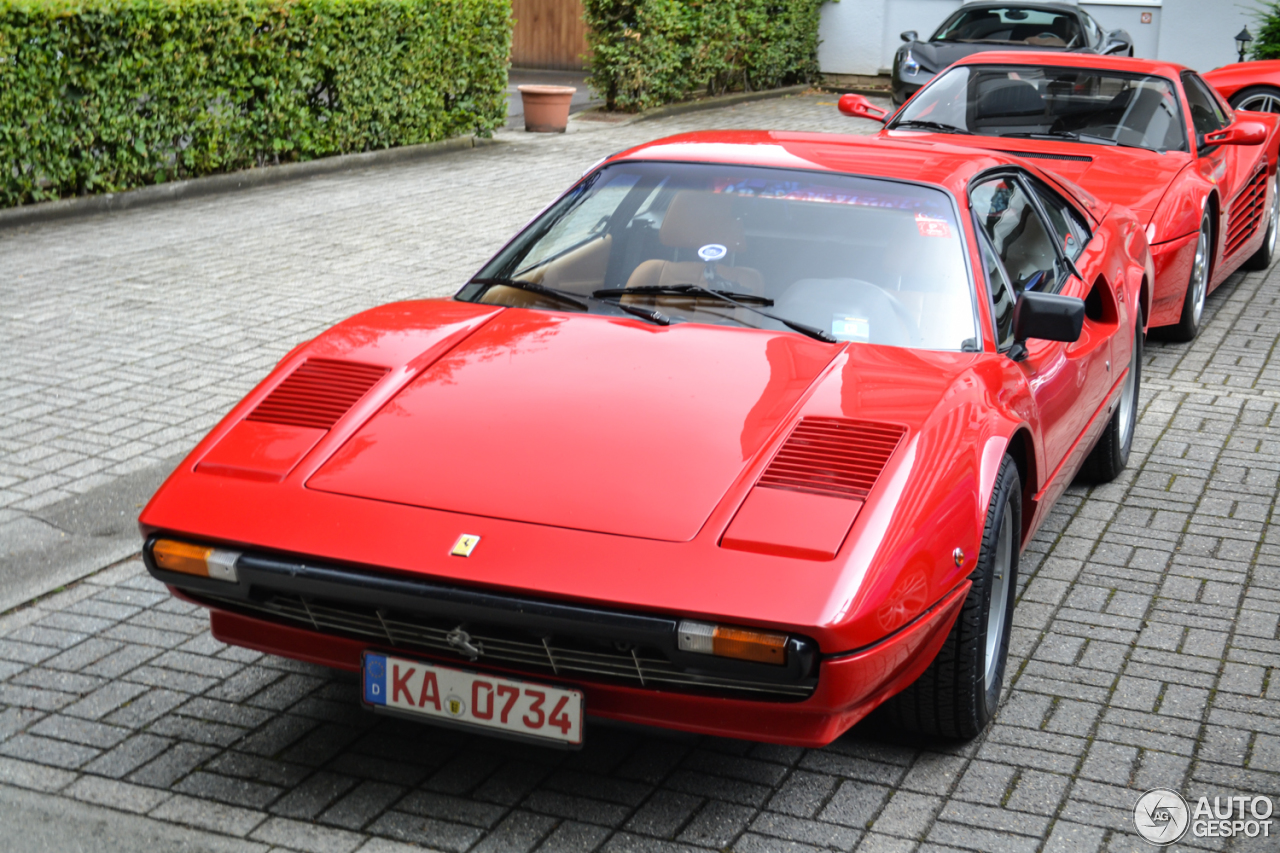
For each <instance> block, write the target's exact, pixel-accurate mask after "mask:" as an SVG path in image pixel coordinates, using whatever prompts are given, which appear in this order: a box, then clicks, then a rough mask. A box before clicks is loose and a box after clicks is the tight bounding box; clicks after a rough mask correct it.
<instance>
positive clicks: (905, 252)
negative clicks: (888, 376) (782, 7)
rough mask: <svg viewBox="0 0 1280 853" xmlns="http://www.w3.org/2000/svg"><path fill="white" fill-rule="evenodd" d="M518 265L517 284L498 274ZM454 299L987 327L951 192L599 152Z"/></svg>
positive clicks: (927, 338)
mask: <svg viewBox="0 0 1280 853" xmlns="http://www.w3.org/2000/svg"><path fill="white" fill-rule="evenodd" d="M512 279H517V280H519V282H521V283H523V284H524V286H523V287H516V286H512V284H514V283H512V284H505V285H504V284H503V282H504V281H507V282H510V280H512ZM477 282H478V283H477ZM548 289H554V290H555V291H557V292H558V293H559V294H560V296H556V295H553V294H550V293H548V292H547V291H548ZM708 291H710V292H708ZM563 296H568V297H569V299H566V298H562V297H563ZM726 297H727V298H726ZM458 298H459V299H465V300H468V301H475V302H486V303H492V304H499V305H512V306H522V307H533V308H547V309H553V310H590V311H593V312H595V311H600V312H609V313H617V310H616V309H615V308H614V306H617V305H624V306H627V307H630V308H631V309H632V310H633V311H634V310H635V309H638V308H639V309H644V310H645V311H652V312H658V313H659V315H660V317H661V319H664V320H670V321H671V322H698V323H716V324H725V325H734V326H743V327H755V328H768V329H776V330H786V329H788V328H792V329H794V328H795V327H794V326H790V327H789V326H788V325H787V324H786V323H785V322H783V321H791V322H792V323H799V324H804V325H806V326H808V327H811V329H813V330H819V331H821V332H822V334H823V336H824V337H829V338H833V339H835V340H838V341H855V342H866V343H874V344H886V345H890V346H903V347H920V348H926V349H941V350H971V349H976V348H977V342H978V337H977V335H978V333H977V331H976V329H977V323H976V321H975V314H974V299H973V289H972V287H971V285H970V277H969V274H968V269H967V266H966V263H965V256H964V248H963V234H962V231H961V229H960V227H959V225H958V224H957V220H956V214H955V205H954V203H953V201H952V200H951V198H950V197H949V196H948V195H947V194H945V193H943V192H942V191H940V190H937V189H932V188H927V187H920V186H915V185H912V184H904V183H896V182H892V181H886V180H877V179H871V178H856V177H850V176H846V175H834V174H828V173H823V172H805V171H789V170H781V169H764V168H753V167H746V166H731V165H708V164H690V163H651V162H633V163H620V164H616V165H610V166H606V167H605V168H603V169H601V170H600V171H598V172H596V173H594V174H593V175H591V176H590V177H588V178H587V179H586V180H584V181H583V182H582V183H581V184H579V185H578V186H577V187H575V188H574V190H573V191H571V192H570V193H569V194H568V195H567V196H565V197H564V198H562V199H561V200H560V201H559V202H557V203H556V204H555V205H553V206H552V207H551V208H550V209H549V210H548V211H547V212H546V213H545V214H543V215H542V216H541V217H539V218H538V219H537V220H535V221H534V222H533V223H532V224H531V225H530V226H529V227H528V228H527V229H526V230H525V231H524V232H523V233H521V234H520V235H519V236H518V237H517V238H516V239H515V240H514V241H513V242H512V243H511V244H510V245H509V246H507V247H506V248H505V249H503V250H502V251H501V252H500V253H499V254H498V256H497V257H495V258H494V259H493V260H492V261H490V262H489V263H488V264H487V265H486V266H485V267H484V269H483V270H481V271H480V272H479V273H478V274H477V276H476V279H475V280H474V281H473V283H472V284H469V285H468V286H467V287H465V288H463V289H462V291H460V292H459V294H458ZM728 299H732V300H733V302H736V303H738V304H737V305H735V304H732V303H730V302H729V301H728ZM571 300H572V301H571ZM759 312H767V313H768V314H772V315H774V317H776V318H779V319H772V318H770V317H767V316H764V315H763V314H761V313H759Z"/></svg>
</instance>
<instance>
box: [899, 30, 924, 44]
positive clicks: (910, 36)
mask: <svg viewBox="0 0 1280 853" xmlns="http://www.w3.org/2000/svg"><path fill="white" fill-rule="evenodd" d="M919 38H920V35H919V34H918V33H917V32H916V31H915V30H907V31H906V32H905V33H903V34H902V40H903V41H905V42H913V41H917V40H918V39H919Z"/></svg>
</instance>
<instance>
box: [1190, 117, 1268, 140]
mask: <svg viewBox="0 0 1280 853" xmlns="http://www.w3.org/2000/svg"><path fill="white" fill-rule="evenodd" d="M1266 141H1267V126H1266V125H1265V124H1263V123H1262V122H1258V121H1248V120H1247V119H1241V120H1238V121H1233V122H1232V123H1231V124H1229V125H1227V126H1226V127H1224V128H1223V129H1222V130H1215V131H1213V132H1212V133H1206V134H1205V135H1204V144H1205V145H1261V144H1262V143H1264V142H1266Z"/></svg>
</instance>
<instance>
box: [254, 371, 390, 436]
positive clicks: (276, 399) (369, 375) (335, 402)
mask: <svg viewBox="0 0 1280 853" xmlns="http://www.w3.org/2000/svg"><path fill="white" fill-rule="evenodd" d="M388 372H389V371H388V369H387V368H385V367H378V366H376V365H372V364H357V363H355V362H351V361H337V360H335V359H328V358H309V359H307V360H306V361H304V362H303V363H302V364H301V365H299V366H298V368H297V369H296V370H294V371H293V373H290V374H289V375H288V376H287V377H285V380H284V381H283V382H281V383H280V384H279V385H277V386H276V387H275V389H274V390H273V391H272V392H271V393H270V394H268V395H267V397H266V399H265V400H263V401H262V402H261V403H259V404H258V406H257V408H255V409H254V410H253V411H252V412H251V413H250V414H249V417H248V418H246V420H250V421H258V422H260V423H268V424H279V425H281V426H296V427H309V428H311V429H329V428H330V427H332V426H333V425H334V423H336V422H337V420H338V418H340V417H342V416H343V415H345V414H346V413H347V412H348V411H350V409H351V407H352V406H354V405H355V404H356V403H357V402H359V400H360V398H361V397H363V396H364V395H365V394H367V393H368V392H369V389H370V388H372V387H373V386H374V384H375V383H376V382H377V381H378V380H379V379H381V378H382V377H383V376H386V375H387V373H388Z"/></svg>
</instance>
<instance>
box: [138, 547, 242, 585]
mask: <svg viewBox="0 0 1280 853" xmlns="http://www.w3.org/2000/svg"><path fill="white" fill-rule="evenodd" d="M151 556H152V557H153V558H154V559H155V561H156V565H157V566H158V567H159V568H162V569H164V570H165V571H169V572H181V573H182V574H184V575H195V576H197V577H202V578H210V579H212V580H216V581H230V582H231V583H235V582H236V560H238V559H240V552H239V551H224V550H223V549H221V548H210V547H209V546H207V545H192V544H190V543H187V542H175V541H174V540H172V539H157V540H156V541H155V544H154V545H152V546H151Z"/></svg>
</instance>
